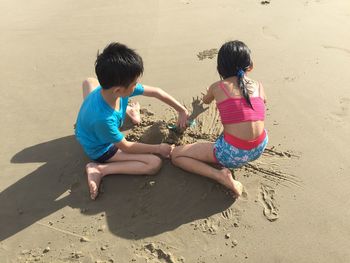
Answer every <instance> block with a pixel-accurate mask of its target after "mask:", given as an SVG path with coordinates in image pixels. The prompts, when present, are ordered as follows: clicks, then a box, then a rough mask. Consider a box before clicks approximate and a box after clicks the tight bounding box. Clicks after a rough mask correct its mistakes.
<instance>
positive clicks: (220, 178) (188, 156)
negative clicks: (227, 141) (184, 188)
mask: <svg viewBox="0 0 350 263" xmlns="http://www.w3.org/2000/svg"><path fill="white" fill-rule="evenodd" d="M213 150H214V143H194V144H189V145H184V146H178V147H176V148H175V149H174V150H173V152H172V154H171V160H172V162H173V164H174V165H176V166H179V167H180V168H182V169H184V170H186V171H189V172H192V173H196V174H199V175H202V176H206V177H209V178H211V179H214V180H216V181H217V182H219V183H221V184H222V185H224V186H226V187H227V188H229V189H230V190H232V191H233V192H234V193H235V194H236V195H238V196H240V195H241V194H242V189H243V187H242V184H241V183H240V182H238V181H236V180H234V179H233V178H232V174H231V171H230V170H229V169H227V168H223V169H221V170H218V169H215V168H214V167H212V166H210V165H209V164H207V163H215V162H216V160H215V159H214V155H213Z"/></svg>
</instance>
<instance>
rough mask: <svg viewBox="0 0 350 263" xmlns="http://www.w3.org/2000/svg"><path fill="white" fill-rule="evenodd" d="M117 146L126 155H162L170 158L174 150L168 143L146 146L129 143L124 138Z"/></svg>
mask: <svg viewBox="0 0 350 263" xmlns="http://www.w3.org/2000/svg"><path fill="white" fill-rule="evenodd" d="M115 146H116V147H117V148H118V149H120V150H122V151H123V152H126V153H134V154H137V153H141V154H142V153H154V154H160V155H161V156H163V157H165V158H168V157H169V155H170V152H171V150H172V146H171V145H169V144H167V143H161V144H145V143H139V142H129V141H127V140H126V139H125V138H123V139H122V140H121V141H120V142H118V143H116V144H115Z"/></svg>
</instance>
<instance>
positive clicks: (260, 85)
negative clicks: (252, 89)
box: [259, 82, 263, 99]
mask: <svg viewBox="0 0 350 263" xmlns="http://www.w3.org/2000/svg"><path fill="white" fill-rule="evenodd" d="M261 87H262V84H261V82H259V97H260V98H262V99H263V97H261Z"/></svg>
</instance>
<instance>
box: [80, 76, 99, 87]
mask: <svg viewBox="0 0 350 263" xmlns="http://www.w3.org/2000/svg"><path fill="white" fill-rule="evenodd" d="M97 83H98V80H97V79H95V78H92V77H89V78H86V79H84V80H83V83H82V86H83V87H91V86H94V85H95V84H97Z"/></svg>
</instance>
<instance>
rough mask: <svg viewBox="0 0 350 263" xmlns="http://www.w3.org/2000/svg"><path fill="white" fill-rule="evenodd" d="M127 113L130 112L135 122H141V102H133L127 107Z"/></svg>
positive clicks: (129, 114)
mask: <svg viewBox="0 0 350 263" xmlns="http://www.w3.org/2000/svg"><path fill="white" fill-rule="evenodd" d="M126 114H128V116H129V117H130V119H131V121H132V123H133V124H139V123H140V122H141V116H140V103H138V102H131V103H130V104H129V105H128V107H127V108H126Z"/></svg>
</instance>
